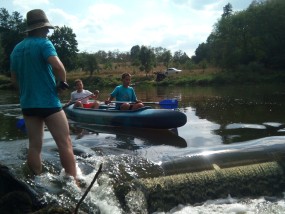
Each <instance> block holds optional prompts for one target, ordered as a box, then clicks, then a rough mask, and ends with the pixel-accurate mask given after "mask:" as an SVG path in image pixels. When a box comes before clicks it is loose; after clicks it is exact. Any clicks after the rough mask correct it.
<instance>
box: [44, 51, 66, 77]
mask: <svg viewBox="0 0 285 214" xmlns="http://www.w3.org/2000/svg"><path fill="white" fill-rule="evenodd" d="M48 63H49V64H50V65H51V66H52V69H53V73H54V75H55V77H56V78H57V79H58V80H59V81H63V82H66V71H65V68H64V65H63V64H62V62H61V61H60V59H59V58H58V57H57V56H50V57H49V58H48Z"/></svg>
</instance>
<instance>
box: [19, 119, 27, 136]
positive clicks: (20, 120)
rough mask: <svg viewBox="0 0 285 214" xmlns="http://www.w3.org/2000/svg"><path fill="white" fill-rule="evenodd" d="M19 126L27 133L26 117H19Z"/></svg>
mask: <svg viewBox="0 0 285 214" xmlns="http://www.w3.org/2000/svg"><path fill="white" fill-rule="evenodd" d="M16 126H17V128H18V129H20V130H21V131H22V132H24V133H26V132H27V130H26V124H25V120H24V119H19V120H18V121H17V124H16Z"/></svg>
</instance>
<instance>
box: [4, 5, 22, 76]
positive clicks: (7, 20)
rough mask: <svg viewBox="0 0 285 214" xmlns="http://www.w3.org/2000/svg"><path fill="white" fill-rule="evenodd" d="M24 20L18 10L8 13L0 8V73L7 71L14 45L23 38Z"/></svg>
mask: <svg viewBox="0 0 285 214" xmlns="http://www.w3.org/2000/svg"><path fill="white" fill-rule="evenodd" d="M24 29H25V22H24V21H23V18H22V16H21V15H20V14H19V13H18V12H13V13H12V15H10V14H9V13H8V11H7V10H6V9H5V8H0V39H1V44H2V49H3V50H2V51H3V53H2V56H3V58H2V60H3V62H2V64H1V66H2V68H1V70H2V73H4V72H7V71H8V70H9V67H10V54H11V53H12V50H13V49H14V47H15V45H16V44H17V43H19V42H20V41H21V40H22V39H23V38H24V36H25V35H24V34H23V33H22V32H23V31H24Z"/></svg>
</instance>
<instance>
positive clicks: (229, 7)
mask: <svg viewBox="0 0 285 214" xmlns="http://www.w3.org/2000/svg"><path fill="white" fill-rule="evenodd" d="M223 10H224V13H223V15H222V18H226V17H229V16H230V15H232V13H233V6H232V5H231V3H228V4H227V5H226V6H224V7H223Z"/></svg>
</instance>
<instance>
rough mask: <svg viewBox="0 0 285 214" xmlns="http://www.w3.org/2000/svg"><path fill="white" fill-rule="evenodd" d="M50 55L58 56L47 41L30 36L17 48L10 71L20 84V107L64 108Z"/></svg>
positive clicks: (11, 57) (12, 56)
mask: <svg viewBox="0 0 285 214" xmlns="http://www.w3.org/2000/svg"><path fill="white" fill-rule="evenodd" d="M50 56H57V53H56V50H55V48H54V46H53V44H52V43H51V41H50V40H48V39H46V38H38V37H27V38H26V39H24V40H23V41H22V42H20V43H19V44H17V45H16V47H15V48H14V50H13V52H12V54H11V56H10V59H11V66H10V69H11V72H15V74H16V77H17V82H18V84H19V90H20V104H21V108H55V107H61V102H60V100H59V97H58V94H57V89H56V80H55V76H54V74H53V71H52V67H51V65H50V64H48V62H47V59H48V57H50Z"/></svg>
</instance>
